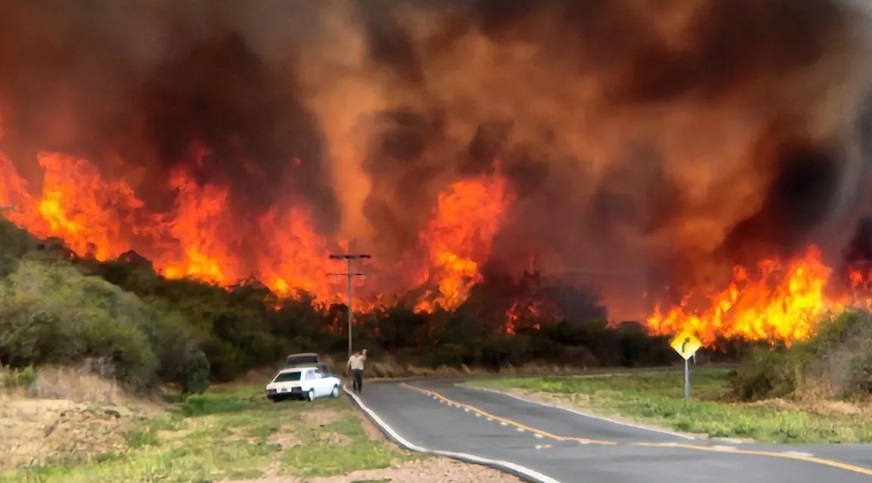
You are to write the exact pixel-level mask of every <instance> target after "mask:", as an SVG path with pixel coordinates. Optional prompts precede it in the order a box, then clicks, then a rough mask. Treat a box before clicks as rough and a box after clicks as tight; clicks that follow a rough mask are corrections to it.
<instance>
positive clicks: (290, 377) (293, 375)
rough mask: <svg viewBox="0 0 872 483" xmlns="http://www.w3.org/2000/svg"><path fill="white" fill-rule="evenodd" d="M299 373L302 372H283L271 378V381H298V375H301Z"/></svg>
mask: <svg viewBox="0 0 872 483" xmlns="http://www.w3.org/2000/svg"><path fill="white" fill-rule="evenodd" d="M301 374H302V373H301V372H300V371H291V372H283V373H281V374H279V375H278V376H276V378H275V379H273V381H272V382H293V381H299V380H300V375H301Z"/></svg>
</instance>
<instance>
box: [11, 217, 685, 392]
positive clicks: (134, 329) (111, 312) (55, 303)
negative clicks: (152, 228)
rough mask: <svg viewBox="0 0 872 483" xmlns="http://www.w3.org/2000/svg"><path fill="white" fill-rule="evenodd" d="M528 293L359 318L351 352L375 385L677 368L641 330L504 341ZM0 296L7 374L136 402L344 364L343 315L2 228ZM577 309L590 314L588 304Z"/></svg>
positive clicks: (528, 333)
mask: <svg viewBox="0 0 872 483" xmlns="http://www.w3.org/2000/svg"><path fill="white" fill-rule="evenodd" d="M522 283H523V282H522ZM495 287H497V288H495ZM518 290H519V289H518V287H516V286H509V287H508V289H507V288H506V286H505V285H504V286H502V287H500V286H499V285H493V284H492V285H480V286H476V287H475V288H474V290H473V293H472V294H471V295H470V297H469V299H468V300H467V302H466V303H464V304H463V305H462V306H461V307H459V308H458V309H457V310H455V311H452V312H446V311H436V312H435V313H433V314H423V313H416V312H414V311H413V310H412V309H411V308H408V307H403V306H402V305H398V306H394V307H384V308H381V309H378V310H376V311H373V312H370V313H366V314H361V315H358V316H357V317H356V321H355V322H356V324H357V326H356V327H355V329H354V330H355V332H354V338H355V345H356V346H360V347H366V348H367V349H368V350H369V353H370V359H371V360H372V361H373V364H376V363H378V362H384V361H391V363H392V366H391V368H390V369H386V370H384V371H383V372H384V374H379V375H386V376H390V375H398V376H399V375H408V372H409V371H411V370H412V368H417V370H423V371H428V370H435V369H437V368H440V367H441V368H445V367H449V368H459V369H463V370H467V369H468V368H484V369H486V370H500V369H503V368H507V367H518V366H522V365H524V364H531V363H536V364H540V365H544V364H547V365H548V367H553V366H554V365H559V366H574V367H598V366H626V367H636V366H646V365H661V364H667V363H670V362H671V361H674V358H675V357H674V354H673V353H672V352H671V349H670V348H669V347H668V344H667V343H666V340H665V339H664V338H659V337H658V338H652V337H649V336H648V335H647V334H646V333H645V332H644V330H642V328H641V327H640V326H639V325H637V324H625V325H623V326H620V327H618V328H607V327H606V322H605V320H604V318H602V317H591V318H579V319H577V320H571V319H566V320H543V321H542V324H541V328H540V329H538V330H533V329H529V330H519V331H518V332H517V333H515V334H511V335H509V334H506V333H504V332H501V331H500V330H499V329H498V327H500V323H501V322H502V320H503V319H504V317H505V311H504V310H503V309H501V308H500V307H505V306H507V305H509V304H510V303H511V300H510V298H511V297H512V296H513V292H517V291H518ZM563 290H567V289H565V288H564V289H563ZM0 294H2V297H0V363H2V364H3V365H7V366H9V367H11V368H18V369H20V368H25V367H28V366H39V365H43V364H49V363H51V364H73V365H77V366H78V365H80V364H83V363H84V364H87V365H88V366H89V367H90V368H91V369H92V370H93V371H94V372H96V373H98V374H100V375H103V376H107V377H111V378H114V379H117V380H118V381H120V382H121V383H123V384H124V385H126V386H129V387H131V388H140V389H142V388H148V387H153V386H154V385H156V384H158V383H176V384H179V385H180V386H181V387H182V388H183V390H184V391H186V392H200V391H202V390H204V389H205V388H206V387H207V386H208V384H209V382H210V381H211V382H226V381H231V380H234V379H236V378H238V377H240V376H242V375H243V374H245V373H246V372H247V371H249V370H252V369H258V368H263V367H273V366H275V365H276V364H277V363H279V362H280V361H281V360H282V358H283V357H284V356H285V355H287V354H288V353H292V352H297V351H316V352H320V353H322V354H325V355H328V356H329V355H335V356H336V358H342V357H344V355H345V352H346V350H347V349H346V348H347V332H346V329H345V314H346V309H345V307H344V306H343V305H335V304H334V305H331V306H327V307H318V306H316V305H315V304H313V303H312V300H311V298H309V297H307V296H306V295H305V294H302V295H301V296H299V297H296V298H284V299H280V298H277V297H276V296H275V295H273V294H272V293H271V292H270V291H269V290H268V289H267V288H265V287H264V286H263V285H261V284H259V283H258V282H256V281H251V282H248V283H242V284H239V285H236V286H232V287H218V286H214V285H209V284H205V283H201V282H198V281H196V280H186V279H183V280H168V279H165V278H163V277H162V276H160V275H159V274H158V273H157V272H156V271H155V270H154V269H153V268H152V266H151V264H150V263H149V262H148V261H147V260H145V259H143V258H141V257H139V256H137V255H136V254H135V253H128V254H125V255H124V256H122V257H120V258H119V259H117V260H112V261H106V262H100V261H97V260H94V259H87V258H80V257H77V256H76V255H75V254H73V253H72V252H71V251H69V250H67V249H66V248H65V247H64V246H63V244H62V243H60V242H58V241H57V240H48V241H45V240H37V239H35V238H33V237H32V236H30V235H29V234H28V233H27V232H25V231H23V230H21V229H19V228H17V227H15V226H14V225H11V224H9V223H5V222H4V223H2V224H0ZM569 298H571V299H573V300H582V301H584V300H590V297H589V296H587V295H586V294H585V293H583V292H581V291H579V292H578V293H577V294H575V295H573V294H570V297H569ZM585 303H587V302H585ZM590 305H591V306H594V305H595V304H594V303H593V302H590ZM597 310H599V309H596V307H595V306H594V310H592V311H591V310H589V311H588V313H594V314H596V313H597ZM600 313H601V310H600Z"/></svg>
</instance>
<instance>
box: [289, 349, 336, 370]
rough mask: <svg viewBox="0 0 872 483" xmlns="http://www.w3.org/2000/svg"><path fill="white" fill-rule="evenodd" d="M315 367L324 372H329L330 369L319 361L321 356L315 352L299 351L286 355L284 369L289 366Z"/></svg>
mask: <svg viewBox="0 0 872 483" xmlns="http://www.w3.org/2000/svg"><path fill="white" fill-rule="evenodd" d="M304 366H305V367H317V368H318V369H320V370H321V371H322V372H324V373H325V374H330V372H331V371H330V369H328V368H327V366H326V365H324V364H322V363H321V356H320V355H318V354H317V353H315V352H299V353H296V354H291V355H289V356H288V358H287V360H286V362H285V369H288V368H291V367H304Z"/></svg>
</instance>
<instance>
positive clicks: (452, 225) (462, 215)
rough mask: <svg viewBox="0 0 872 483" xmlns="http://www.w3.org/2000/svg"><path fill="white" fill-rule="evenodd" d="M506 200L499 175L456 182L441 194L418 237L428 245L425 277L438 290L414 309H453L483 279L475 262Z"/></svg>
mask: <svg viewBox="0 0 872 483" xmlns="http://www.w3.org/2000/svg"><path fill="white" fill-rule="evenodd" d="M505 198H506V182H505V180H504V179H503V178H502V177H500V176H498V175H496V176H489V177H483V178H480V179H471V180H461V181H458V182H456V183H454V184H453V185H452V186H451V187H450V188H449V190H448V192H447V193H443V194H441V195H439V200H438V204H437V208H436V216H435V218H433V220H432V221H431V222H430V224H429V226H428V228H427V230H426V231H425V233H424V234H423V235H422V236H421V238H422V240H423V242H424V243H425V244H426V246H427V247H428V248H429V256H430V268H429V269H428V272H427V278H429V279H430V280H436V281H437V284H436V285H437V287H438V292H437V293H435V294H434V293H428V294H427V296H425V298H424V299H423V300H421V301H420V302H419V303H418V305H417V306H416V307H415V310H416V311H424V312H432V311H433V309H434V308H436V307H437V306H438V307H442V308H444V309H446V310H451V309H454V308H456V307H457V306H458V305H460V304H461V303H462V302H463V301H464V300H466V297H467V296H468V295H469V289H470V288H471V287H472V286H473V285H474V284H475V283H476V282H478V281H480V280H481V274H480V273H479V264H480V263H482V262H484V261H486V260H487V258H488V256H489V255H490V250H491V243H492V241H493V237H494V235H496V233H497V231H498V230H499V228H500V227H501V225H502V222H503V215H504V214H505V210H506V203H507V200H506V199H505Z"/></svg>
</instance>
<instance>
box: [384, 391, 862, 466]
mask: <svg viewBox="0 0 872 483" xmlns="http://www.w3.org/2000/svg"><path fill="white" fill-rule="evenodd" d="M400 386H401V387H405V388H407V389H411V390H412V391H416V392H418V393H421V394H424V395H426V396H430V397H433V398H436V399H439V400H441V401H443V402H445V403H447V404H452V405H454V406H457V407H459V408H462V409H464V410H467V411H469V412H472V413H476V414H479V415H481V416H484V417H486V418H490V419H493V420H494V421H497V422H500V423H502V424H505V425H509V426H513V427H515V428H517V429H518V430H523V431H529V432H530V433H533V434H534V435H536V434H540V435H542V436H543V437H545V438H550V439H553V440H556V441H571V442H578V443H582V444H598V445H609V446H612V445H617V444H618V443H617V442H616V441H603V440H595V439H587V438H577V437H573V436H560V435H557V434H553V433H549V432H548V431H542V430H541V429H538V428H533V427H531V426H527V425H525V424H522V423H519V422H517V421H513V420H511V419H507V418H503V417H500V416H496V415H494V414H491V413H489V412H486V411H484V410H481V409H479V408H477V407H475V406H471V405H469V404H464V403H461V402H458V401H455V400H453V399H448V398H447V397H445V396H443V395H442V394H439V393H438V392H435V391H430V390H427V389H423V388H420V387H415V386H412V385H409V384H406V383H401V384H400ZM630 444H631V445H633V446H644V447H654V448H656V447H660V448H679V449H686V450H694V451H708V452H712V453H727V454H740V455H747V456H766V457H770V458H782V459H789V460H794V461H804V462H806V463H814V464H818V465H824V466H829V467H831V468H837V469H840V470H844V471H850V472H852V473H858V474H861V475H868V476H872V468H866V467H863V466H858V465H852V464H850V463H844V462H842V461H836V460H830V459H826V458H818V457H815V456H806V455H802V454H797V453H780V452H777V451H764V450H752V449H740V448H738V447H735V446H729V447H713V446H703V445H695V444H687V443H672V442H670V443H644V442H634V443H630Z"/></svg>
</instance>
